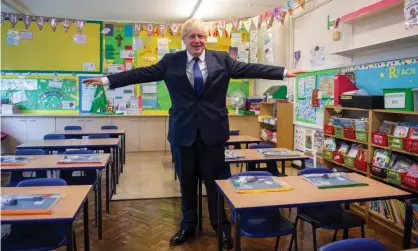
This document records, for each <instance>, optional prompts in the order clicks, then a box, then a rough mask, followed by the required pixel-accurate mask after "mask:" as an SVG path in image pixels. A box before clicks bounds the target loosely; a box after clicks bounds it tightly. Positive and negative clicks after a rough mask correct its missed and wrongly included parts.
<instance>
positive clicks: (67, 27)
mask: <svg viewBox="0 0 418 251" xmlns="http://www.w3.org/2000/svg"><path fill="white" fill-rule="evenodd" d="M61 22H62V25H63V26H64V30H65V32H68V31H69V30H70V28H71V24H72V23H73V20H71V19H68V18H64V19H63V20H61Z"/></svg>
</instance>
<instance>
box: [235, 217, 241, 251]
mask: <svg viewBox="0 0 418 251" xmlns="http://www.w3.org/2000/svg"><path fill="white" fill-rule="evenodd" d="M234 250H235V251H241V216H240V214H239V212H237V211H235V233H234Z"/></svg>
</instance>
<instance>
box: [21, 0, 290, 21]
mask: <svg viewBox="0 0 418 251" xmlns="http://www.w3.org/2000/svg"><path fill="white" fill-rule="evenodd" d="M14 1H15V2H17V3H19V4H20V5H22V6H23V7H25V8H26V9H27V10H28V11H29V12H31V14H33V15H39V16H53V17H66V18H75V19H76V18H77V19H85V20H114V21H129V22H134V21H136V22H157V23H169V22H183V21H185V20H186V19H187V18H189V17H191V15H192V13H194V10H195V9H196V8H197V7H198V8H197V13H195V14H196V15H197V17H199V18H201V19H203V20H204V21H217V20H225V19H231V18H241V17H251V16H255V15H258V14H260V13H262V12H265V11H268V10H271V9H272V8H274V7H278V6H279V5H281V4H282V3H283V2H284V1H285V0H14ZM199 3H200V4H199Z"/></svg>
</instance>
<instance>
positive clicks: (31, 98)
mask: <svg viewBox="0 0 418 251" xmlns="http://www.w3.org/2000/svg"><path fill="white" fill-rule="evenodd" d="M1 96H2V98H8V99H9V101H10V102H12V103H14V104H16V105H19V106H20V110H21V112H23V113H38V114H48V113H55V114H56V113H58V114H60V113H61V114H77V113H78V102H79V88H78V77H75V76H25V77H18V76H3V77H2V79H1Z"/></svg>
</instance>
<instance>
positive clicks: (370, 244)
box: [319, 238, 386, 251]
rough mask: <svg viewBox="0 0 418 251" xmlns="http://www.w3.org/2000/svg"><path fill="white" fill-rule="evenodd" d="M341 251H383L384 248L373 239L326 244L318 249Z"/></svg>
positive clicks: (320, 250) (355, 239)
mask: <svg viewBox="0 0 418 251" xmlns="http://www.w3.org/2000/svg"><path fill="white" fill-rule="evenodd" d="M337 250H338V251H341V250H356V251H369V250H373V251H385V250H386V249H385V246H383V244H382V243H380V242H379V241H377V240H375V239H370V238H354V239H347V240H341V241H336V242H333V243H330V244H327V245H325V246H323V247H321V248H320V249H319V251H337Z"/></svg>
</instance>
